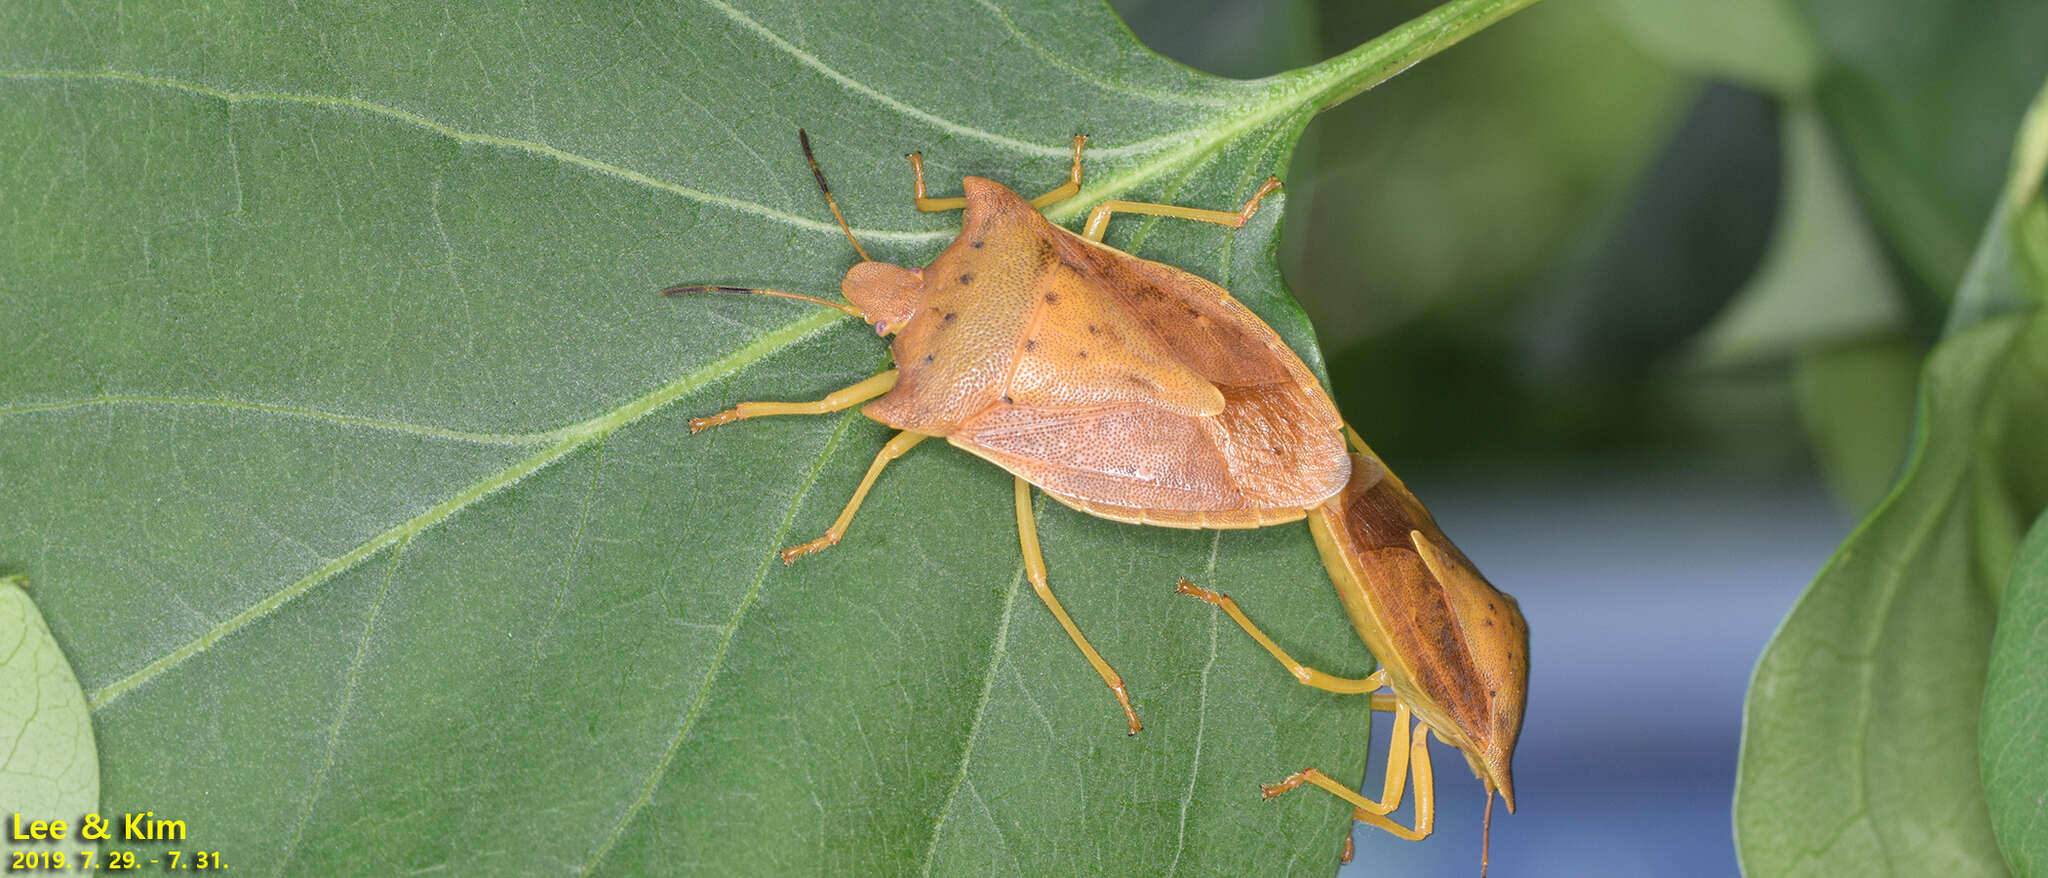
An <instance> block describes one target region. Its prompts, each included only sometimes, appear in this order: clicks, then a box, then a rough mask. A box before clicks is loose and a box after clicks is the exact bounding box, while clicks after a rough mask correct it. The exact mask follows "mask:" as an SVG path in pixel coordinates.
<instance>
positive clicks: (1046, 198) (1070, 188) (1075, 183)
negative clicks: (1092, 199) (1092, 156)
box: [1031, 134, 1088, 210]
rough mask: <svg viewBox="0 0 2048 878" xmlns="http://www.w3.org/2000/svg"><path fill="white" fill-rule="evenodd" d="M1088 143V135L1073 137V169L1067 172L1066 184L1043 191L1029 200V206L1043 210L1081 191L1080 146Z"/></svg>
mask: <svg viewBox="0 0 2048 878" xmlns="http://www.w3.org/2000/svg"><path fill="white" fill-rule="evenodd" d="M1087 142H1088V135H1086V134H1076V135H1074V167H1073V170H1070V171H1068V172H1067V182H1065V183H1061V184H1059V185H1058V186H1054V187H1052V188H1051V189H1048V190H1046V191H1045V194H1044V195H1040V196H1038V197H1037V198H1033V199H1031V206H1032V207H1035V208H1038V209H1039V210H1044V209H1046V208H1047V207H1050V206H1052V205H1055V204H1058V203H1060V202H1062V201H1065V200H1067V199H1069V198H1072V197H1074V196H1075V195H1076V194H1078V193H1080V191H1081V144H1084V143H1087Z"/></svg>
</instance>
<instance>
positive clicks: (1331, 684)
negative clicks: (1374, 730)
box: [1173, 579, 1387, 695]
mask: <svg viewBox="0 0 2048 878" xmlns="http://www.w3.org/2000/svg"><path fill="white" fill-rule="evenodd" d="M1173 593H1174V594H1184V595H1189V596H1192V597H1195V598H1198V599H1200V600H1204V601H1208V602H1209V603H1212V604H1215V605H1216V606H1219V607H1222V608H1223V612H1225V613H1228V614H1230V618H1231V621H1234V622H1236V623H1237V625H1238V627H1240V628H1243V629H1244V631H1245V633H1246V634H1250V635H1251V636H1252V639H1253V640H1256V641H1258V642H1259V645H1260V646H1263V647H1265V648H1266V651H1267V652H1269V653H1272V655H1273V657H1274V658H1276V659H1279V660H1280V664H1282V665H1286V666H1287V672H1288V673H1290V674H1293V675H1294V679H1295V682H1298V683H1301V684H1302V685H1304V686H1314V687H1316V688H1317V689H1326V690H1329V691H1331V692H1338V693H1342V694H1345V695H1358V694H1361V693H1365V692H1371V691H1373V690H1374V689H1378V688H1381V687H1383V686H1385V685H1387V672H1386V670H1385V669H1384V668H1382V669H1380V670H1377V671H1374V672H1372V673H1371V674H1368V675H1366V676H1365V677H1362V678H1359V679H1351V678H1349V677H1339V676H1337V675H1335V674H1328V673H1324V672H1322V671H1318V670H1316V669H1314V668H1311V667H1308V666H1307V665H1304V664H1302V663H1300V662H1297V661H1295V660H1294V656H1291V655H1288V654H1287V650H1284V649H1281V648H1280V644H1278V643H1274V642H1273V638H1271V637H1267V636H1266V632H1264V631H1260V630H1259V626H1257V625H1254V624H1252V620H1251V619H1250V618H1249V617H1247V616H1245V614H1244V611H1243V610H1241V609H1238V606H1237V602H1236V601H1234V600H1231V599H1230V596H1229V595H1227V594H1224V593H1222V592H1215V591H1210V590H1208V589H1206V588H1202V587H1201V586H1198V585H1195V584H1194V583H1192V582H1189V581H1187V580H1185V579H1183V580H1181V581H1180V585H1179V586H1177V587H1176V588H1174V590H1173Z"/></svg>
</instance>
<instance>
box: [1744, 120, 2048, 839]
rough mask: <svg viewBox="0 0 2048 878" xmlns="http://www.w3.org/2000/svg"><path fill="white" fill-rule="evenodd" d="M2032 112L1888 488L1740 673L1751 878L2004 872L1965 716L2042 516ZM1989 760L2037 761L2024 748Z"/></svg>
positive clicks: (2045, 328)
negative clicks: (1749, 677)
mask: <svg viewBox="0 0 2048 878" xmlns="http://www.w3.org/2000/svg"><path fill="white" fill-rule="evenodd" d="M2043 95H2044V97H2043V99H2042V100H2041V101H2040V102H2037V105H2036V106H2037V111H2036V112H2035V113H2033V114H2032V115H2031V116H2030V119H2029V122H2028V126H2027V128H2026V129H2025V131H2024V132H2023V136H2022V138H2021V141H2020V144H2021V145H2020V149H2019V151H2018V160H2017V161H2016V162H2015V172H2014V175H2013V177H2012V180H2013V185H2012V186H2011V187H2009V189H2008V192H2007V195H2006V197H2005V198H2004V199H2002V202H2001V207H2000V210H1999V211H1998V214H1997V217H1996V219H1995V220H1994V221H1993V222H1992V223H1991V224H1990V227H1989V228H1988V229H1987V231H1986V233H1985V236H1984V240H1983V242H1982V244H1981V246H1980V248H1979V251H1978V254H1977V257H1976V260H1975V266H1974V268H1973V270H1972V271H1971V272H1970V273H1969V280H1968V281H1967V282H1966V283H1965V284H1964V288H1963V290H1962V291H1961V292H1960V293H1959V295H1958V311H1957V313H1958V315H1967V317H1966V318H1965V319H1958V320H1956V321H1954V322H1953V323H1952V329H1951V330H1950V332H1949V334H1948V335H1947V337H1946V338H1945V339H1944V340H1943V341H1942V342H1941V343H1940V344H1939V345H1938V346H1937V347H1936V348H1935V350H1934V353H1933V354H1932V355H1931V356H1930V357H1929V359H1928V362H1927V364H1926V366H1925V368H1924V369H1923V370H1922V375H1921V385H1920V404H1919V412H1918V416H1917V425H1916V433H1915V436H1914V441H1913V446H1912V450H1911V455H1910V457H1909V459H1908V461H1907V463H1906V467H1905V472H1904V474H1903V475H1902V476H1901V478H1900V480H1899V483H1898V484H1897V485H1896V486H1894V488H1893V490H1892V493H1891V494H1890V496H1889V497H1887V498H1886V499H1885V501H1884V502H1883V503H1882V504H1880V505H1879V506H1878V508H1877V509H1876V511H1874V512H1873V513H1872V514H1871V516H1870V517H1869V518H1868V519H1866V520H1865V521H1864V523H1863V524H1862V525H1861V526H1860V527H1859V528H1858V529H1857V530H1856V532H1855V533H1854V534H1853V535H1851V536H1850V538H1849V540H1848V541H1847V542H1846V543H1844V544H1843V546H1842V547H1841V549H1840V550H1839V551H1837V552H1836V553H1835V556H1834V558H1833V559H1832V560H1830V561H1829V562H1828V565H1827V567H1826V568H1825V569H1823V570H1822V571H1821V573H1820V575H1819V577H1818V578H1816V579H1815V581H1814V583H1813V585H1812V586H1811V587H1810V588H1809V589H1808V590H1807V592H1806V594H1805V595H1804V596H1803V597H1801V598H1800V600H1799V603H1798V605H1797V606H1796V607H1794V608H1793V610H1792V613H1791V615H1790V616H1789V617H1788V618H1787V619H1786V620H1785V623H1784V625H1783V626H1782V627H1781V628H1780V629H1779V631H1778V633H1777V635H1776V636H1775V637H1774V638H1773V639H1772V641H1771V644H1770V646H1769V647H1767V648H1766V649H1765V651H1764V655H1763V658H1762V659H1761V660H1760V661H1759V663H1758V665H1757V671H1756V677H1755V679H1754V681H1753V683H1752V685H1751V689H1750V695H1749V705H1748V716H1747V718H1746V723H1745V728H1744V732H1743V752H1742V761H1741V767H1740V773H1739V776H1738V780H1737V789H1736V800H1735V825H1736V833H1737V843H1738V848H1739V850H1740V853H1741V856H1742V861H1743V866H1744V869H1745V871H1747V873H1748V874H1749V875H1751V876H1753V878H1762V876H1779V875H1902V876H1904V875H2000V874H2004V873H2005V872H2006V863H2005V860H2004V858H2003V857H2002V856H2001V854H2000V851H1999V847H1998V844H1997V843H1996V840H1995V839H1994V836H1993V829H1992V816H1993V815H1992V814H1991V813H1990V812H1989V810H1988V809H1987V807H1986V804H1985V798H1984V796H1985V789H1986V787H1985V784H1984V783H1982V782H1980V777H1979V772H1978V762H1979V759H1978V716H1979V711H1980V708H1987V709H1988V708H1989V707H1990V706H1991V705H1989V704H1988V703H1987V702H1986V701H1985V679H1986V673H1987V672H1986V666H1987V663H1988V661H1989V655H1990V652H1991V640H1992V634H1993V631H1994V626H1998V627H2002V626H2003V621H2002V620H2001V619H2000V618H1999V615H1998V604H1999V599H2000V595H2001V592H2002V590H2003V589H2004V587H2005V578H2006V574H2007V571H2008V570H2010V569H2011V566H2012V562H2013V557H2014V553H2015V551H2016V547H2017V545H2018V542H2019V540H2020V537H2021V534H2022V531H2023V529H2024V527H2025V526H2026V524H2027V523H2028V522H2031V521H2033V520H2034V519H2035V517H2036V516H2038V515H2039V514H2040V513H2041V510H2042V509H2043V507H2044V505H2048V457H2044V456H2043V455H2041V453H2040V448H2041V444H2040V437H2041V436H2042V435H2043V433H2044V431H2048V311H2044V310H2043V309H2041V308H2040V307H2039V303H2041V302H2043V301H2044V300H2048V295H2044V294H2048V290H2044V289H2043V288H2042V286H2040V285H2039V281H2040V279H2041V278H2042V276H2043V275H2042V274H2041V273H2039V272H2037V271H2035V270H2034V269H2033V268H2031V267H2029V266H2030V257H2029V256H2028V255H2027V254H2029V253H2031V252H2038V251H2039V249H2040V246H2041V242H2039V241H2035V240H2032V238H2031V236H2033V235H2037V234H2040V231H2041V229H2042V228H2043V227H2042V226H2040V225H2037V224H2033V223H2031V222H2029V221H2028V219H2027V218H2028V217H2030V216H2034V215H2035V214H2036V212H2037V211H2038V209H2039V208H2038V205H2039V203H2040V201H2041V199H2042V193H2041V190H2040V186H2039V182H2040V177H2039V174H2038V170H2037V169H2038V167H2039V165H2040V161H2039V155H2038V154H2037V153H2036V150H2040V149H2043V148H2048V142H2044V140H2043V138H2041V137H2039V136H2038V132H2037V129H2038V127H2039V126H2043V125H2048V112H2043V111H2041V109H2040V108H2048V91H2044V92H2043ZM2002 744H2003V745H2004V746H2008V747H2020V746H2023V747H2024V748H2025V749H2024V753H2025V755H2024V756H2023V757H2020V758H2024V759H2032V760H2034V761H2036V762H2039V761H2041V760H2044V759H2048V737H2043V736H2041V735H2039V734H2034V735H2032V736H2031V737H2030V738H2028V739H2026V740H2025V741H2024V742H2019V741H2016V740H2015V739H2012V738H2007V739H2005V740H2004V741H2003V742H2002ZM1991 780H1992V782H1993V783H1994V784H1996V783H1997V782H1998V781H1999V780H2000V779H1999V778H1996V777H1994V778H1992V779H1991Z"/></svg>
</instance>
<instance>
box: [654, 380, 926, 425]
mask: <svg viewBox="0 0 2048 878" xmlns="http://www.w3.org/2000/svg"><path fill="white" fill-rule="evenodd" d="M895 386H896V370H894V369H890V370H889V371H887V372H883V373H882V374H880V375H876V376H875V377H873V378H869V379H867V380H865V381H861V382H859V383H857V384H854V385H852V386H849V387H842V388H840V389H838V390H835V391H832V392H831V393H828V394H826V395H825V398H824V399H821V400H818V401H816V402H743V403H740V404H739V405H736V406H733V407H732V408H729V409H726V410H725V411H722V412H719V413H718V414H715V415H711V416H709V417H703V418H691V419H690V432H692V433H696V432H699V431H701V430H704V429H706V428H709V427H716V426H718V425H720V424H730V423H732V422H734V421H744V420H746V419H748V418H759V417H765V416H767V415H822V414H826V413H828V412H836V411H840V410H842V409H847V408H852V407H853V406H857V405H860V404H861V403H864V402H867V401H868V400H871V399H874V398H875V397H877V396H881V395H882V394H884V393H888V392H889V388H892V387H895Z"/></svg>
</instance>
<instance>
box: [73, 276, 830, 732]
mask: <svg viewBox="0 0 2048 878" xmlns="http://www.w3.org/2000/svg"><path fill="white" fill-rule="evenodd" d="M846 319H847V318H846V316H845V315H843V314H839V313H837V312H833V311H819V312H815V313H812V314H809V315H806V316H805V317H803V318H801V319H798V320H794V321H791V322H789V323H786V324H783V325H782V326H781V327H779V328H777V329H774V330H771V331H768V332H765V333H762V334H761V335H759V336H756V337H755V338H754V339H753V340H752V341H750V342H748V343H747V344H746V345H744V346H742V347H740V348H739V349H737V350H734V351H733V352H732V353H729V354H726V355H725V356H723V357H720V358H718V359H716V360H713V361H711V362H710V363H706V364H705V365H703V366H701V367H699V368H697V369H696V370H694V371H692V372H690V373H688V374H685V375H683V376H682V377H679V378H677V379H675V380H673V381H670V382H668V383H666V384H663V385H661V386H660V387H657V388H655V389H653V390H651V391H648V392H647V393H644V394H641V395H640V396H638V397H635V398H633V399H632V400H630V401H628V402H626V403H625V404H623V405H620V406H617V407H615V408H613V409H611V410H609V411H607V412H605V413H603V414H601V415H598V416H596V417H593V418H590V419H588V420H585V421H582V422H580V423H577V424H574V425H571V426H569V427H565V428H562V429H561V430H560V431H557V432H559V433H560V434H561V436H562V438H561V439H560V440H559V441H556V442H555V443H554V444H551V445H548V446H546V447H544V448H542V449H541V450H539V451H537V452H534V453H533V454H530V455H528V456H526V457H524V458H521V459H520V460H518V461H516V462H514V463H513V464H512V465H510V466H508V467H505V468H504V469H501V470H499V471H497V472H495V473H492V474H491V475H489V476H486V477H484V478H482V479H479V480H477V481H475V482H471V483H470V484H469V485H467V486H465V487H464V488H463V489H462V490H460V491H457V492H455V493H454V494H452V495H450V496H449V497H448V498H447V499H445V500H442V501H441V502H439V503H436V504H434V505H433V506H431V507H428V508H427V509H426V510H424V511H422V512H420V513H418V514H416V515H414V516H413V517H411V518H408V519H406V520H405V521H403V522H400V523H399V524H396V525H394V526H392V527H390V528H388V529H386V530H384V531H382V532H379V533H378V534H376V535H374V536H372V537H370V538H369V539H367V540H365V541H363V542H362V543H359V544H357V546H356V547H355V548H353V549H350V550H349V551H347V552H345V553H343V554H341V555H339V556H337V557H335V558H334V559H332V560H330V561H328V562H327V563H326V564H323V565H321V566H320V567H318V568H317V569H315V570H313V571H312V572H310V573H307V574H306V575H305V576H302V577H300V578H299V579H297V580H295V581H293V582H292V583H291V584H289V585H286V586H285V587H283V588H281V589H278V590H277V591H274V592H271V593H270V594H269V595H267V596H265V597H264V598H263V599H262V600H259V601H256V602H255V603H253V604H250V605H249V607H248V608H247V609H245V610H243V611H241V612H239V613H236V614H235V615H233V616H230V617H228V618H227V619H225V620H223V621H221V622H220V623H218V624H216V625H214V626H213V627H212V628H209V629H207V630H206V631H205V632H204V633H202V634H200V635H199V636H197V637H194V638H192V639H191V640H188V641H186V642H185V643H183V644H180V645H179V646H178V647H176V648H174V649H172V650H170V651H168V652H166V653H164V654H163V655H162V656H159V657H158V658H157V659H156V660H154V661H151V662H150V663H148V664H146V665H144V666H142V667H141V668H140V669H138V670H136V671H134V672H132V673H130V674H128V675H127V676H125V677H122V678H120V679H118V680H115V681H114V682H112V683H108V684H107V685H105V686H102V687H100V688H98V689H95V690H93V691H92V693H91V694H90V695H88V696H87V698H86V705H87V706H88V707H89V708H91V709H92V710H93V711H95V712H97V711H98V710H99V709H100V708H102V707H105V706H106V705H108V704H111V703H113V702H114V701H115V700H117V699H119V698H120V697H121V696H123V695H126V694H128V693H129V692H131V691H134V689H135V688H136V687H138V686H141V685H142V684H144V683H147V682H149V681H150V680H153V679H155V678H156V677H157V676H159V675H161V674H163V673H164V672H165V671H168V670H170V669H172V668H175V667H177V666H178V665H179V664H182V663H183V662H184V661H185V660H186V659H189V658H191V657H192V656H194V655H197V654H199V653H200V652H202V651H204V650H205V649H206V648H207V647H208V646H211V645H212V644H213V643H214V642H216V641H218V640H220V639H221V638H223V637H226V636H228V635H230V634H233V633H234V632H236V631H238V630H241V629H242V628H244V627H246V626H248V625H249V624H250V623H252V622H254V621H256V620H258V619H261V618H263V617H264V616H266V615H269V614H270V612H271V611H273V610H275V609H277V608H278V607H281V606H283V605H284V604H286V603H288V602H290V601H291V600H292V599H293V598H296V597H298V596H299V595H302V594H304V593H306V592H307V591H310V590H311V589H312V588H313V587H314V586H317V585H319V584H320V583H322V582H325V581H327V580H329V579H332V578H334V577H335V576H336V575H338V574H340V573H342V572H343V571H346V570H348V569H349V568H352V567H354V566H355V565H357V564H359V563H361V562H362V561H363V560H364V559H366V558H369V557H370V556H371V555H374V554H376V553H377V552H378V551H380V550H382V549H384V548H385V547H387V546H390V545H393V544H396V543H398V542H399V541H401V540H404V539H407V538H409V537H412V536H414V535H416V534H418V533H420V532H422V531H425V530H426V529H428V528H430V527H433V526H434V525H436V524H439V523H441V522H443V521H445V520H447V519H448V518H450V517H452V516H453V515H455V513H457V512H460V511H462V510H463V509H464V508H466V507H468V506H469V505H470V504H472V503H475V502H477V501H478V500H482V499H483V498H485V497H488V496H490V495H492V494H495V493H497V492H498V491H500V490H502V489H504V488H507V487H510V486H511V485H514V484H516V483H518V482H519V481H520V480H522V479H524V478H526V477H527V476H530V475H532V474H534V473H536V472H539V471H540V470H542V469H544V468H546V467H547V465H548V464H551V463H554V462H555V461H557V460H560V459H562V458H563V457H566V456H568V455H569V453H570V452H573V451H575V450H576V449H578V448H581V447H583V446H584V445H587V444H589V443H590V442H592V441H594V440H597V439H600V438H602V437H604V436H607V435H610V434H611V433H612V432H613V431H616V430H618V429H619V428H621V427H624V426H626V425H627V424H630V423H632V422H634V421H637V420H639V419H641V418H643V417H646V416H647V415H649V414H651V413H653V412H654V411H655V410H656V409H659V408H661V407H662V406H665V405H668V404H669V403H671V402H674V401H675V400H677V399H680V398H682V397H683V396H685V395H688V394H689V393H690V392H692V391H694V390H696V389H698V388H700V387H703V386H704V385H706V384H709V383H711V382H712V381H716V380H718V379H720V378H723V377H725V376H728V375H731V374H733V373H735V372H738V371H740V370H741V369H744V368H746V367H747V366H749V365H752V364H754V363H756V362H759V361H760V360H762V359H765V358H767V357H769V356H771V355H773V354H775V353H776V352H778V351H781V350H782V349H784V348H786V347H788V346H790V345H793V344H796V343H798V342H801V341H803V340H804V339H806V338H809V337H810V336H812V335H814V334H816V333H818V332H822V331H824V330H825V329H827V328H829V327H831V326H834V325H836V324H838V323H840V322H841V321H844V320H846Z"/></svg>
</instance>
